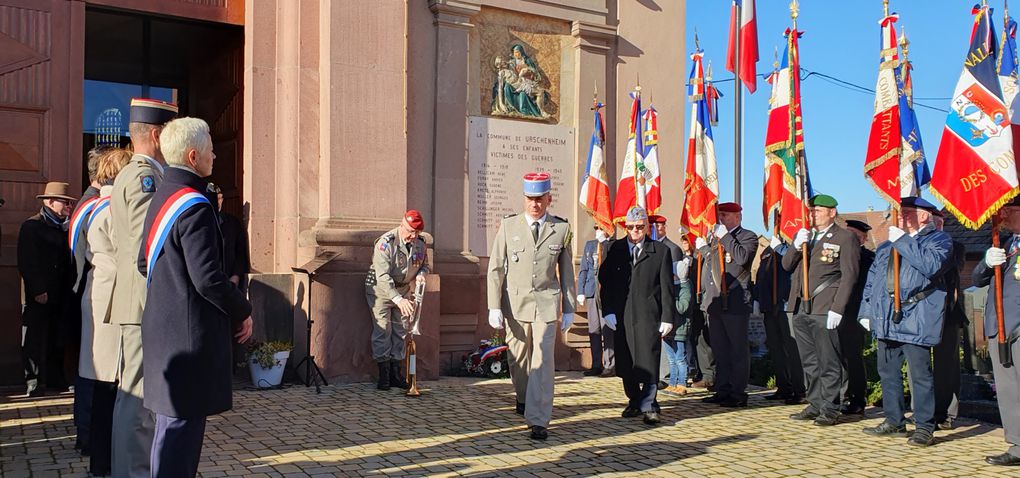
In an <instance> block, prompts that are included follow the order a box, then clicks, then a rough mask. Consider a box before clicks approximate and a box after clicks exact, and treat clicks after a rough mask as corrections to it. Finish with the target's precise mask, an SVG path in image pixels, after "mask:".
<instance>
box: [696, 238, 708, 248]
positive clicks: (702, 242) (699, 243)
mask: <svg viewBox="0 0 1020 478" xmlns="http://www.w3.org/2000/svg"><path fill="white" fill-rule="evenodd" d="M707 245H708V243H707V242H705V240H704V239H702V238H700V237H698V238H695V239H694V248H695V249H701V248H702V247H705V246H707Z"/></svg>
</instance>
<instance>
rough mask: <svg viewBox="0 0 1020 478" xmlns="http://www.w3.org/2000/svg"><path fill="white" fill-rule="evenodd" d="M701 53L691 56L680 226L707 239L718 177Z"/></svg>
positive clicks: (713, 214) (714, 213)
mask: <svg viewBox="0 0 1020 478" xmlns="http://www.w3.org/2000/svg"><path fill="white" fill-rule="evenodd" d="M702 56H703V55H702V52H701V51H700V50H699V51H697V52H695V53H694V54H693V55H691V59H692V60H694V65H693V67H692V68H691V77H690V80H689V81H688V83H689V84H690V87H688V92H689V93H690V99H691V132H690V136H689V137H688V140H687V167H686V170H685V174H684V210H683V212H682V213H681V215H680V225H681V226H683V227H684V228H685V229H687V231H688V232H689V233H690V234H692V235H694V236H698V237H708V234H709V230H710V229H711V227H712V225H713V224H715V223H716V222H717V217H716V203H717V202H718V201H719V176H718V174H717V173H716V164H715V145H714V143H713V141H712V125H711V122H710V121H709V114H708V101H707V100H706V98H705V75H704V70H703V68H702V63H701V58H702Z"/></svg>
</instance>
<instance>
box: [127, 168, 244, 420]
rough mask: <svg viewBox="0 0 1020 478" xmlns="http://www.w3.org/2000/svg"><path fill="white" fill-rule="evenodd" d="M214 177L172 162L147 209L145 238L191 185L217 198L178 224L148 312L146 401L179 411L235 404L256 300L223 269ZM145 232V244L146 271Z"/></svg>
mask: <svg viewBox="0 0 1020 478" xmlns="http://www.w3.org/2000/svg"><path fill="white" fill-rule="evenodd" d="M206 185H207V183H206V182H205V180H203V179H202V178H199V177H198V176H197V175H195V174H194V173H192V172H190V171H185V170H183V169H178V168H167V170H166V174H165V176H164V178H163V184H162V185H161V186H160V187H159V189H157V190H156V192H155V194H154V195H153V197H152V201H151V202H150V203H149V210H148V213H147V214H146V216H145V229H144V232H143V234H142V237H143V238H148V237H149V231H150V230H151V229H152V227H153V222H154V220H155V218H156V215H157V213H158V211H159V210H160V208H161V207H163V204H164V203H165V202H166V201H167V199H168V198H169V197H170V196H171V195H173V194H174V193H176V192H177V191H179V190H180V189H182V188H185V187H190V188H193V189H195V190H197V191H199V192H201V193H203V194H205V195H206V197H207V198H209V199H210V204H199V205H196V206H192V207H191V208H189V209H187V210H186V211H184V212H183V213H182V214H181V215H180V217H179V218H178V219H177V221H176V222H175V223H174V224H173V225H172V226H171V228H170V233H169V236H168V237H167V240H166V243H165V245H164V247H163V250H162V253H161V254H160V255H159V256H158V258H157V262H156V265H155V269H154V271H153V273H152V277H150V278H149V279H150V283H149V287H148V291H147V295H146V302H145V311H144V312H143V315H142V347H143V349H144V350H145V355H144V360H143V363H144V368H143V373H144V375H145V408H148V409H149V410H152V411H153V412H156V413H159V414H162V415H167V416H171V417H178V418H199V417H204V416H208V415H214V414H217V413H222V412H225V411H227V410H230V408H231V406H232V403H231V401H232V395H231V376H232V369H233V364H232V361H231V351H232V348H231V347H232V345H231V344H232V342H233V335H234V331H235V330H236V329H237V327H238V326H239V325H240V322H241V321H243V320H244V319H245V318H247V317H248V316H249V315H251V304H249V303H248V301H247V300H246V299H245V298H244V295H242V294H241V292H240V291H239V290H238V289H237V287H235V286H234V284H233V283H231V282H230V281H229V280H228V278H227V275H226V273H224V271H223V257H222V250H223V249H222V247H223V242H222V241H223V239H222V238H221V236H220V231H219V221H218V219H217V212H216V209H215V206H214V204H216V203H215V201H216V198H215V196H213V197H211V198H210V197H209V196H210V193H208V192H207V191H206ZM146 242H147V241H146V240H143V241H142V250H141V251H139V271H141V272H142V273H143V274H145V270H146V267H145V264H146V260H145V259H146V251H145V246H146Z"/></svg>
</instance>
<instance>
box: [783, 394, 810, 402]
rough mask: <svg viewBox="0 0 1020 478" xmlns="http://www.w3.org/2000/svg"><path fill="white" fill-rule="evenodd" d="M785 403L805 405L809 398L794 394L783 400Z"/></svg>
mask: <svg viewBox="0 0 1020 478" xmlns="http://www.w3.org/2000/svg"><path fill="white" fill-rule="evenodd" d="M783 403H785V404H787V405H803V404H805V403H807V399H806V398H804V396H803V395H798V394H793V395H790V397H789V398H787V399H786V400H783Z"/></svg>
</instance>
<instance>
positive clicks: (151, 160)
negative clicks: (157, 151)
mask: <svg viewBox="0 0 1020 478" xmlns="http://www.w3.org/2000/svg"><path fill="white" fill-rule="evenodd" d="M135 155H137V156H141V157H143V158H145V160H146V161H148V162H149V164H151V165H152V167H154V168H156V170H157V171H159V174H160V176H162V175H163V174H164V169H163V165H162V164H159V161H156V159H155V158H153V157H152V156H149V155H147V154H142V153H135Z"/></svg>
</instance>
